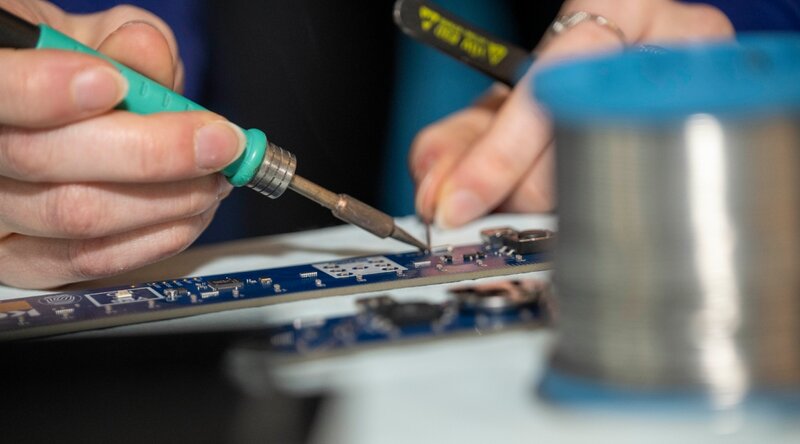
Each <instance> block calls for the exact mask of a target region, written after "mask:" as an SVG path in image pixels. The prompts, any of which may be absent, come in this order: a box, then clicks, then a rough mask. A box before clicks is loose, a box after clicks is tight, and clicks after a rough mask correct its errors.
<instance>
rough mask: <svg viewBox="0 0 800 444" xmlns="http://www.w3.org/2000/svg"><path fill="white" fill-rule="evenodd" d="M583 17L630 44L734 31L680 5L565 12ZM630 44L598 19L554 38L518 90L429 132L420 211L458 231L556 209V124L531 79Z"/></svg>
mask: <svg viewBox="0 0 800 444" xmlns="http://www.w3.org/2000/svg"><path fill="white" fill-rule="evenodd" d="M576 11H587V12H591V13H593V14H597V15H601V16H604V17H606V18H608V19H609V20H612V21H613V22H614V23H615V24H616V25H617V26H619V28H620V29H621V30H622V31H623V32H624V34H625V36H626V38H627V40H628V41H627V43H630V44H637V43H647V42H658V43H663V42H676V41H688V40H700V39H719V38H726V37H730V36H732V35H733V32H734V31H733V26H732V25H731V23H730V21H729V20H728V19H727V17H725V15H724V14H723V13H722V12H720V11H719V10H718V9H716V8H713V7H711V6H707V5H690V4H682V3H678V2H676V1H672V0H569V1H567V2H566V3H565V4H564V6H563V8H562V10H561V13H560V14H569V13H572V12H576ZM621 44H622V42H621V41H620V39H619V36H617V35H616V34H615V33H614V32H613V31H611V30H610V29H608V28H605V27H602V26H600V25H597V24H595V23H591V22H583V23H581V24H579V25H577V26H575V27H574V28H572V29H569V30H567V31H565V32H563V33H561V34H560V35H558V36H555V37H552V38H547V37H546V38H544V39H543V41H542V42H540V43H539V45H538V47H537V49H536V51H535V52H536V53H537V62H536V63H534V65H533V66H532V68H531V70H530V71H529V72H528V73H527V74H526V76H525V77H524V78H523V79H522V80H521V81H520V82H519V84H518V85H517V86H516V87H514V89H513V90H509V89H508V88H506V87H504V86H500V85H498V86H495V87H493V88H492V89H491V90H490V91H489V92H488V93H487V94H486V95H485V96H484V97H483V98H481V99H479V100H478V102H477V103H476V104H474V105H473V106H471V107H469V108H466V109H464V110H462V111H459V112H456V113H455V114H453V115H451V116H449V117H447V118H445V119H443V120H441V121H439V122H437V123H434V124H432V125H430V126H428V127H426V128H425V129H423V130H422V131H421V132H420V133H419V134H418V135H417V137H416V139H415V140H414V142H413V144H412V148H411V154H410V158H409V164H410V169H411V173H412V176H413V178H414V181H415V183H416V186H417V195H416V208H417V213H418V214H419V215H420V216H421V217H422V218H423V219H424V220H428V221H430V220H434V221H435V222H436V224H437V225H439V226H442V227H454V226H459V225H462V224H464V223H466V222H469V221H471V220H473V219H475V218H477V217H479V216H481V215H484V214H486V213H488V212H490V211H492V210H494V209H498V210H501V211H510V212H541V211H550V210H552V209H553V208H554V207H555V190H554V187H553V161H554V152H553V151H554V150H553V148H552V143H551V142H552V140H551V138H552V136H551V130H550V122H549V121H548V119H547V117H546V116H545V114H544V112H543V111H542V109H540V108H539V106H538V105H537V104H536V103H535V102H534V100H533V99H532V97H533V96H532V91H531V89H530V79H531V76H532V75H533V73H535V72H536V70H538V69H541V67H542V66H545V65H546V64H547V63H551V62H552V61H554V60H557V59H563V58H568V57H574V56H577V55H581V54H586V53H591V52H597V51H603V50H613V49H615V48H620V47H621Z"/></svg>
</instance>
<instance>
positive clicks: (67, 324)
mask: <svg viewBox="0 0 800 444" xmlns="http://www.w3.org/2000/svg"><path fill="white" fill-rule="evenodd" d="M525 233H527V234H525ZM542 233H549V234H546V235H544V236H542ZM520 234H522V236H520ZM550 234H552V233H550V232H548V231H546V230H531V231H526V232H517V231H515V230H511V229H509V228H506V227H504V228H499V229H493V230H484V231H483V232H482V238H483V242H482V243H481V244H474V245H464V246H456V247H443V248H440V249H434V250H433V251H431V252H420V251H413V252H407V253H399V254H386V255H374V256H366V257H357V258H349V259H341V260H334V261H328V262H318V263H311V264H302V265H293V266H288V267H281V268H271V269H264V270H254V271H244V272H237V273H230V274H225V275H215V276H200V277H187V278H180V279H174V280H168V281H160V282H146V283H138V284H131V285H127V286H119V287H111V288H100V289H96V290H90V291H68V292H63V293H53V294H45V295H41V296H31V297H25V298H19V299H11V300H6V301H2V302H0V339H18V338H31V337H39V336H48V335H55V334H62V333H68V332H75V331H83V330H88V329H95V328H105V327H111V326H119V325H127V324H133V323H140V322H147V321H155V320H162V319H171V318H177V317H183V316H191V315H196V314H202V313H210V312H216V311H222V310H230V309H237V308H245V307H254V306H261V305H268V304H274V303H281V302H289V301H294V300H301V299H310V298H319V297H326V296H339V295H344V294H353V293H361V292H368V291H380V290H386V289H393V288H401V287H410V286H415V285H429V284H438V283H444V282H455V281H460V280H465V279H477V278H481V277H488V276H500V275H508V274H515V273H522V272H528V271H537V270H543V269H547V268H549V266H550V263H549V261H550V257H549V253H548V251H549V250H550V241H551V240H552V236H550Z"/></svg>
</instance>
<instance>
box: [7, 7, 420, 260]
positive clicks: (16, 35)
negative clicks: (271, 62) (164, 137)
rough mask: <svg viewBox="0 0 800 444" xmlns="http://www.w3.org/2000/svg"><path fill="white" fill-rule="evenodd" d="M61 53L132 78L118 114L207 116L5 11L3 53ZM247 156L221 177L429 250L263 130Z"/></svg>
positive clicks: (252, 138)
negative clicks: (290, 196)
mask: <svg viewBox="0 0 800 444" xmlns="http://www.w3.org/2000/svg"><path fill="white" fill-rule="evenodd" d="M3 47H4V48H16V49H60V50H66V51H76V52H81V53H85V54H90V55H93V56H96V57H100V58H102V59H104V60H107V61H108V62H110V63H111V64H113V65H114V67H115V68H116V69H118V70H119V72H120V73H121V74H122V75H123V76H124V77H125V78H126V79H127V81H128V84H129V89H128V94H127V96H126V97H125V98H124V99H123V100H122V102H121V103H120V104H119V105H118V107H117V108H118V109H121V110H126V111H130V112H133V113H137V114H152V113H158V112H181V111H204V110H205V108H203V107H202V106H200V105H198V104H196V103H195V102H193V101H191V100H189V99H187V98H186V97H184V96H182V95H180V94H178V93H176V92H175V91H172V90H170V89H169V88H167V87H164V86H162V85H160V84H159V83H157V82H156V81H154V80H152V79H150V78H148V77H146V76H144V75H142V74H140V73H138V72H136V71H134V70H133V69H131V68H128V67H126V66H125V65H122V64H121V63H119V62H116V61H114V60H112V59H110V58H109V57H107V56H105V55H103V54H101V53H99V52H97V51H95V50H93V49H91V48H89V47H87V46H85V45H83V44H81V43H79V42H77V41H76V40H74V39H72V38H71V37H68V36H67V35H65V34H62V33H61V32H59V31H57V30H55V29H53V28H51V27H49V26H47V25H45V24H39V25H34V24H31V23H29V22H27V21H25V20H23V19H21V18H19V17H17V16H15V15H13V14H11V13H9V12H8V11H5V10H3V9H0V48H3ZM244 134H245V136H246V138H247V145H246V147H245V150H244V153H243V154H242V155H241V157H239V158H238V159H237V160H236V161H234V162H233V163H232V164H230V165H228V166H227V167H226V168H225V169H223V170H222V171H221V173H222V174H223V175H224V176H225V177H226V178H227V179H228V181H229V182H230V183H231V184H232V185H234V186H236V187H241V186H247V187H249V188H252V189H254V190H256V191H258V192H259V193H261V194H263V195H265V196H268V197H270V198H273V199H275V198H277V197H280V196H281V195H282V194H283V192H284V191H286V189H287V188H290V189H292V190H294V191H295V192H297V193H299V194H300V195H302V196H304V197H306V198H308V199H311V200H313V201H314V202H317V203H318V204H320V205H322V206H323V207H325V208H328V209H329V210H331V212H332V213H333V215H334V216H336V217H337V218H339V219H341V220H343V221H345V222H347V223H350V224H353V225H356V226H358V227H360V228H363V229H364V230H366V231H369V232H370V233H372V234H374V235H376V236H378V237H380V238H387V237H391V238H393V239H396V240H399V241H401V242H405V243H407V244H409V245H413V246H415V247H417V248H420V249H422V250H424V249H426V248H428V246H427V245H425V244H424V243H422V242H421V241H419V240H417V239H416V238H414V237H413V236H411V235H410V234H409V233H408V232H406V231H405V230H403V229H402V228H400V227H398V226H397V225H395V223H394V219H393V218H392V217H391V216H389V215H388V214H385V213H383V212H381V211H379V210H377V209H375V208H373V207H371V206H369V205H367V204H365V203H364V202H361V201H359V200H358V199H355V198H353V197H351V196H348V195H346V194H336V193H334V192H331V191H330V190H327V189H325V188H323V187H321V186H319V185H317V184H315V183H313V182H311V181H309V180H306V179H304V178H302V177H300V176H298V175H297V174H295V167H296V166H297V159H296V158H295V156H294V154H292V153H291V152H289V151H287V150H285V149H283V148H281V147H279V146H277V145H275V144H273V143H271V142H269V141H268V140H267V136H266V134H264V132H263V131H261V130H258V129H248V130H244Z"/></svg>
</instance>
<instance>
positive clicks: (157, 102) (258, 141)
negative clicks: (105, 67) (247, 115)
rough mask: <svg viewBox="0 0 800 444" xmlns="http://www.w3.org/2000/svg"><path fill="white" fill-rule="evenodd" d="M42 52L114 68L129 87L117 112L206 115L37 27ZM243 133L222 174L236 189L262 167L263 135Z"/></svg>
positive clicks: (128, 71) (199, 108)
mask: <svg viewBox="0 0 800 444" xmlns="http://www.w3.org/2000/svg"><path fill="white" fill-rule="evenodd" d="M45 48H46V49H63V50H67V51H76V52H82V53H85V54H91V55H93V56H97V57H100V58H102V59H104V60H107V61H108V62H110V63H111V64H113V65H114V66H115V67H116V68H117V69H118V70H119V72H120V73H122V75H123V76H125V78H126V79H127V80H128V85H129V88H128V95H127V96H125V99H123V101H122V102H121V103H120V104H119V106H118V107H117V108H118V109H123V110H126V111H130V112H133V113H136V114H153V113H160V112H165V111H166V112H169V111H172V112H179V111H207V110H206V109H205V108H203V107H202V106H200V105H198V104H196V103H194V102H192V101H191V100H189V99H187V98H186V97H184V96H182V95H180V94H178V93H176V92H175V91H172V90H171V89H169V88H167V87H165V86H163V85H161V84H159V83H158V82H156V81H154V80H152V79H150V78H148V77H145V76H144V75H142V74H139V73H138V72H136V71H134V70H132V69H130V68H128V67H127V66H125V65H123V64H121V63H119V62H117V61H115V60H113V59H111V58H109V57H107V56H105V55H103V54H101V53H99V52H97V51H95V50H93V49H91V48H89V47H88V46H86V45H84V44H82V43H79V42H77V41H75V40H74V39H72V38H70V37H68V36H66V35H64V34H62V33H60V32H58V31H56V30H55V29H53V28H51V27H49V26H47V25H44V24H40V25H39V39H38V41H37V42H36V49H45ZM244 133H245V135H246V136H247V147H246V148H245V150H244V153H243V154H242V156H241V157H239V158H238V159H236V161H235V162H233V163H232V164H230V165H228V166H227V167H226V168H225V169H224V170H222V174H223V175H225V177H227V178H228V181H230V183H231V184H233V185H234V186H237V187H240V186H243V185H247V184H248V183H249V182H250V181H251V180H252V179H253V177H254V176H255V175H256V172H257V171H258V169H259V167H260V166H261V162H262V160H263V159H264V154H265V152H266V148H267V136H266V135H265V134H264V132H263V131H261V130H258V129H249V130H245V132H244Z"/></svg>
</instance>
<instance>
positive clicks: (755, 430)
mask: <svg viewBox="0 0 800 444" xmlns="http://www.w3.org/2000/svg"><path fill="white" fill-rule="evenodd" d="M401 225H402V226H403V227H404V228H406V229H407V230H408V231H409V232H410V233H412V234H417V235H421V234H422V232H423V230H422V227H421V226H420V225H419V224H418V223H417V222H416V221H414V220H413V219H405V220H403V221H401ZM504 225H509V226H512V227H515V228H518V229H530V228H554V227H555V219H554V218H552V217H548V216H520V215H498V216H492V217H488V218H486V219H484V220H481V221H479V222H477V223H474V224H471V225H469V226H467V227H464V228H461V229H458V230H453V231H449V232H440V231H434V237H433V238H434V244H436V245H442V244H464V243H474V242H477V241H478V233H479V230H480V229H481V228H486V227H493V226H504ZM406 250H408V247H407V246H404V245H402V244H400V243H398V242H394V241H391V240H388V241H378V240H376V239H374V238H373V237H372V236H370V235H369V234H366V233H364V232H362V231H360V230H358V229H355V228H353V227H347V226H341V227H335V228H327V229H322V230H315V231H309V232H303V233H295V234H290V235H282V236H274V237H268V238H260V239H254V240H246V241H238V242H231V243H227V244H221V245H214V246H209V247H202V248H195V249H190V250H189V251H187V252H185V253H183V254H181V255H179V256H177V257H175V258H172V259H169V260H167V261H164V262H161V263H159V264H156V265H153V266H150V267H146V268H144V269H142V270H137V271H135V272H132V273H128V274H126V275H124V276H118V277H115V278H112V279H105V280H103V281H98V282H92V283H90V284H89V285H90V286H91V287H100V286H108V285H118V284H126V283H132V282H151V281H157V280H163V279H166V278H175V277H182V276H198V275H209V274H222V273H228V272H235V271H244V270H252V269H261V268H273V267H280V266H286V265H293V264H302V263H309V262H318V261H325V260H331V259H338V258H343V257H351V256H362V255H372V254H383V253H388V252H399V251H406ZM529 275H530V276H531V277H538V278H548V277H549V276H548V273H546V272H538V273H530V274H529ZM449 285H453V284H449ZM84 286H86V285H84ZM447 287H448V285H447V284H446V285H435V286H427V287H416V288H408V289H401V290H394V291H389V292H381V294H386V293H388V294H390V295H392V297H394V298H396V299H398V300H430V301H440V300H442V299H443V298H445V297H446V296H445V294H446V292H445V289H446V288H447ZM41 293H42V292H35V291H22V290H15V289H10V288H4V287H0V300H1V299H9V298H13V297H20V296H28V295H34V294H41ZM365 295H369V293H367V294H359V295H352V296H341V297H331V298H323V299H314V300H308V301H301V302H293V303H286V304H279V305H273V306H267V307H260V308H250V309H241V310H233V311H227V312H221V313H214V314H207V315H200V316H194V317H190V318H183V319H175V320H169V321H160V322H153V323H148V324H141V325H133V326H126V327H117V328H112V329H106V330H100V331H94V332H85V333H78V334H77V335H84V336H90V335H106V336H107V335H113V334H122V333H124V334H131V333H141V334H148V333H163V332H177V331H187V330H203V331H208V330H212V329H227V328H230V327H237V326H238V327H256V326H259V325H266V324H274V323H285V322H290V321H293V320H295V319H313V318H319V317H330V316H337V315H343V314H349V313H353V312H354V311H355V305H354V300H355V299H356V298H360V297H364V296H365ZM551 342H552V333H550V332H548V331H544V330H529V331H514V332H505V333H497V334H492V335H486V336H481V337H478V336H474V337H460V338H456V339H446V340H439V341H427V342H424V343H418V344H412V345H401V346H389V347H383V348H381V347H378V348H375V349H370V350H366V351H362V352H358V353H353V354H348V355H344V356H339V357H332V358H324V359H317V360H312V361H308V362H300V363H293V364H287V365H283V366H281V367H279V368H277V369H276V370H275V375H276V379H277V381H278V382H279V384H280V385H281V386H283V387H285V388H288V389H289V390H291V391H294V392H298V393H309V392H314V391H315V390H318V389H324V390H326V392H328V393H330V394H332V395H333V396H334V397H333V400H332V401H331V402H328V403H327V404H325V406H324V408H323V411H322V413H321V417H320V421H319V424H318V426H317V428H316V429H315V430H314V437H315V439H314V441H315V442H319V443H329V442H331V443H346V444H360V443H364V444H381V443H458V444H469V443H475V444H478V443H480V444H486V443H534V442H536V443H578V442H586V443H598V442H611V443H620V442H631V443H640V442H664V443H667V442H669V443H674V442H698V443H700V442H703V443H707V442H720V443H721V442H725V443H728V444H729V443H738V442H759V443H760V442H770V443H774V442H786V443H794V444H797V443H800V421H796V419H797V418H796V417H794V418H791V417H789V418H787V417H779V416H778V415H749V414H748V415H742V414H739V413H731V414H724V415H719V416H718V417H716V418H715V419H714V420H711V421H708V420H705V419H702V418H699V417H697V415H694V416H693V415H691V414H686V415H680V416H677V415H674V414H672V415H664V414H661V415H659V414H656V413H650V412H638V413H634V412H626V413H623V412H617V411H612V410H609V411H602V412H591V413H590V412H576V411H571V410H566V409H559V408H555V407H553V406H551V405H549V404H547V403H546V402H544V401H542V400H541V399H539V398H538V397H537V396H536V393H535V390H536V385H537V381H538V380H539V378H540V375H541V373H542V371H543V369H544V368H545V366H546V362H547V350H548V347H549V345H550V343H551Z"/></svg>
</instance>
